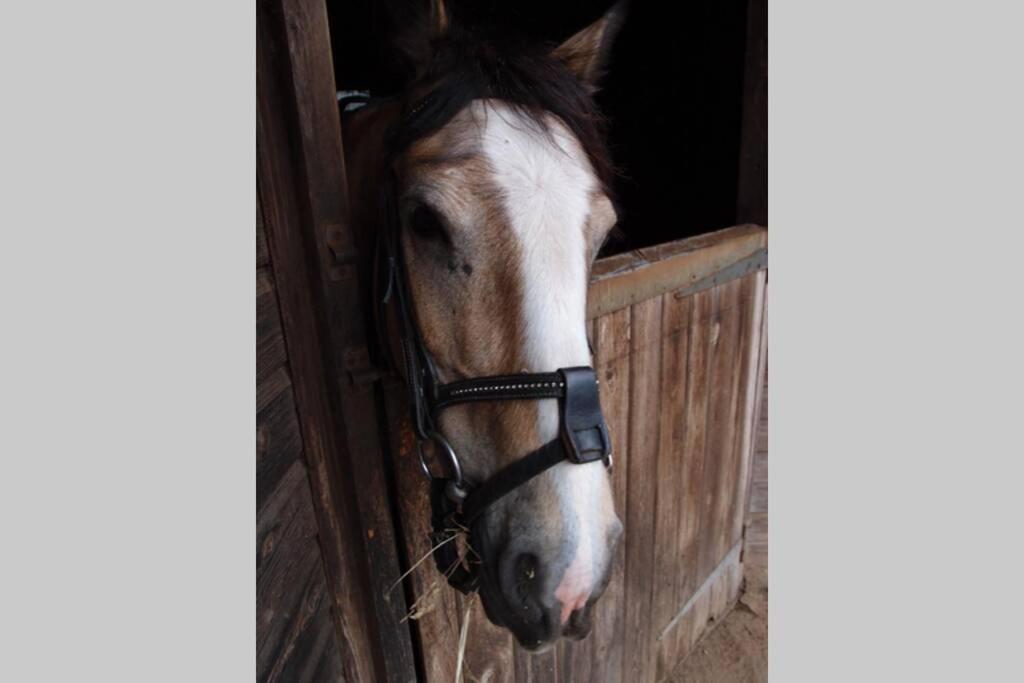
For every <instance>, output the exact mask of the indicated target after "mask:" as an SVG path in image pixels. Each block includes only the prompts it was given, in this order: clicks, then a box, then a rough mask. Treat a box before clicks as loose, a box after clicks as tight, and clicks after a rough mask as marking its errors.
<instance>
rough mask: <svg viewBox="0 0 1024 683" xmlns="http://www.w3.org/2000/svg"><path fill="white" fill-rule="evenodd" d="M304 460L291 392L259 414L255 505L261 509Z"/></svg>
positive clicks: (280, 397) (278, 395)
mask: <svg viewBox="0 0 1024 683" xmlns="http://www.w3.org/2000/svg"><path fill="white" fill-rule="evenodd" d="M301 458H302V436H301V434H300V432H299V421H298V417H297V415H296V413H295V403H294V401H293V400H292V393H291V392H290V391H282V392H280V393H278V394H277V396H276V398H274V400H272V401H270V403H269V404H268V405H267V407H266V408H264V409H263V410H261V411H260V412H258V413H257V414H256V504H257V507H259V506H260V505H261V504H262V501H264V500H265V499H266V498H267V497H268V496H269V495H270V494H271V493H272V492H273V491H274V489H276V488H277V487H278V486H279V485H280V482H281V481H282V480H283V478H284V475H285V474H286V473H287V472H288V469H289V468H290V467H291V466H292V463H294V462H296V461H297V460H299V459H301Z"/></svg>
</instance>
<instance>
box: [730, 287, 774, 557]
mask: <svg viewBox="0 0 1024 683" xmlns="http://www.w3.org/2000/svg"><path fill="white" fill-rule="evenodd" d="M766 278H767V275H766V273H764V272H758V273H752V274H751V275H748V276H746V277H745V278H743V286H744V301H743V303H744V308H743V318H742V319H741V324H742V326H743V334H742V336H741V339H740V352H741V353H743V355H744V357H743V367H742V369H741V371H740V388H741V390H740V396H739V402H740V410H739V412H738V414H737V420H738V422H737V425H736V429H737V431H738V434H739V436H738V438H737V440H736V450H737V453H736V456H735V457H736V460H737V468H736V471H735V474H734V482H733V485H734V487H735V489H734V491H733V495H732V498H733V501H735V502H736V504H733V506H732V508H731V515H732V520H731V525H730V527H731V528H730V533H729V544H730V546H731V545H732V544H733V543H736V542H738V541H739V540H741V538H742V536H743V522H744V519H745V518H746V509H747V508H748V507H749V506H748V503H747V502H746V501H747V500H748V499H749V496H750V493H751V491H750V475H751V463H752V461H753V455H754V433H755V431H756V427H757V407H758V406H757V401H758V390H759V387H760V377H761V374H760V369H761V368H760V359H761V353H762V335H763V332H764V326H763V319H764V315H763V314H764V286H765V280H766Z"/></svg>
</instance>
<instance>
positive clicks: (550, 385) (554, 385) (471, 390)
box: [451, 382, 565, 396]
mask: <svg viewBox="0 0 1024 683" xmlns="http://www.w3.org/2000/svg"><path fill="white" fill-rule="evenodd" d="M564 387H565V383H564V382H535V383H533V384H530V383H526V384H503V385H490V386H483V387H466V388H464V389H454V390H453V391H452V392H451V395H452V396H460V395H462V394H475V393H480V392H484V391H510V390H513V389H515V390H518V389H562V388H564Z"/></svg>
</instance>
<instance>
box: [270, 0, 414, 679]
mask: <svg viewBox="0 0 1024 683" xmlns="http://www.w3.org/2000/svg"><path fill="white" fill-rule="evenodd" d="M257 17H258V31H259V40H258V41H257V100H258V102H257V152H258V155H257V156H258V164H257V177H258V185H259V195H260V203H261V208H262V219H263V228H264V230H265V233H266V239H267V246H268V253H269V261H270V263H272V264H273V270H274V273H275V280H276V282H277V285H278V293H279V299H280V304H281V311H282V322H283V325H282V328H283V331H284V335H283V336H284V340H285V346H286V349H287V353H288V362H289V367H290V369H291V372H292V382H293V386H294V389H295V397H296V405H297V407H298V412H299V417H300V421H301V424H302V433H303V442H304V446H305V449H304V452H305V457H306V460H307V461H308V463H309V465H310V467H309V471H310V477H311V482H312V485H313V492H314V503H315V505H314V507H315V509H316V511H317V520H318V528H319V532H320V535H321V537H322V539H323V543H322V547H323V550H324V552H323V557H324V563H325V566H326V568H327V575H328V581H327V586H328V590H329V594H330V596H331V599H332V601H333V606H334V609H333V615H334V619H335V624H336V631H337V640H338V643H339V645H340V646H341V647H342V648H344V649H347V651H348V653H349V655H350V656H348V657H343V663H344V666H345V669H346V671H345V674H346V676H348V677H349V678H353V679H355V680H390V681H408V680H412V679H414V678H415V664H414V661H413V654H412V646H411V641H410V635H409V629H408V627H407V626H406V625H405V624H404V623H402V622H401V616H402V615H403V614H404V613H405V604H404V595H402V594H401V593H397V594H393V595H391V596H388V595H386V581H387V580H388V577H394V576H397V575H398V573H399V569H398V560H397V555H396V552H395V537H394V529H393V521H392V520H391V517H390V506H389V503H388V500H389V494H388V490H387V489H388V486H387V482H386V478H387V475H386V472H385V471H384V460H383V458H382V454H381V452H380V444H379V433H378V426H377V418H376V414H375V409H374V406H375V403H376V401H375V397H374V391H373V389H372V387H363V386H355V385H353V384H350V383H349V378H350V373H352V374H358V372H359V371H360V370H362V369H364V367H365V364H366V362H367V361H366V360H365V359H366V358H368V354H367V353H366V345H365V339H364V336H365V335H364V330H363V325H362V313H361V311H362V301H361V298H360V297H361V294H360V292H359V288H358V282H357V280H358V278H357V273H356V266H355V262H356V261H357V260H358V259H357V255H356V254H355V252H354V251H353V250H352V249H351V248H350V247H351V244H352V240H351V233H350V231H349V230H348V226H347V213H348V206H347V202H346V196H345V175H344V165H343V156H342V149H341V132H340V123H339V120H338V111H337V103H336V101H335V97H334V74H333V66H332V63H331V53H330V42H329V34H328V29H327V19H326V11H325V8H324V4H323V2H322V0H261V2H259V3H258V5H257Z"/></svg>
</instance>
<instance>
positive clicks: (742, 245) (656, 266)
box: [587, 225, 768, 318]
mask: <svg viewBox="0 0 1024 683" xmlns="http://www.w3.org/2000/svg"><path fill="white" fill-rule="evenodd" d="M767 244H768V233H767V231H766V230H765V229H764V228H762V227H760V226H757V225H738V226H736V227H733V228H726V229H725V230H719V231H718V232H713V233H709V234H707V235H700V236H698V237H691V238H688V239H684V240H678V241H676V242H669V243H668V244H661V245H658V246H656V247H650V248H647V249H638V250H635V251H632V252H629V253H626V254H620V255H618V256H612V257H610V258H607V259H602V260H600V261H598V262H597V263H596V264H594V269H593V273H592V275H591V278H590V290H589V293H588V295H587V317H588V318H597V317H600V316H602V315H606V314H607V313H611V312H612V311H616V310H618V309H620V308H624V307H626V306H630V305H632V304H635V303H637V302H640V301H645V300H647V299H651V298H653V297H656V296H661V295H662V294H664V293H666V292H671V291H675V290H678V289H681V288H684V287H692V286H694V285H696V284H698V283H700V285H701V286H699V287H695V288H694V289H693V292H691V293H695V292H696V291H700V290H701V289H710V288H712V287H715V286H718V285H720V284H722V283H723V282H725V281H727V280H731V279H735V278H736V277H740V276H742V275H745V274H746V273H747V272H753V271H755V270H759V269H763V268H764V267H765V265H764V259H762V258H760V256H762V255H763V254H764V250H765V249H766V247H767ZM743 261H745V262H746V267H745V269H744V270H741V271H740V272H735V270H733V271H730V272H727V273H726V272H725V271H729V269H730V268H731V267H732V266H734V265H736V264H737V263H740V262H743ZM723 273H724V274H723ZM719 274H722V275H721V277H716V276H718V275H719Z"/></svg>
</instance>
